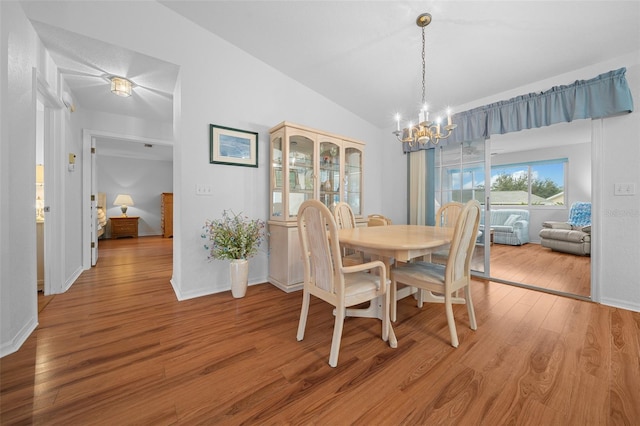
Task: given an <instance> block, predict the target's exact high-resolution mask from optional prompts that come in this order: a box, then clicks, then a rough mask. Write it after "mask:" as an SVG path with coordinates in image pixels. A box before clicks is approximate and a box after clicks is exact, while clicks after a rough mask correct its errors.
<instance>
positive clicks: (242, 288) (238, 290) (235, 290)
mask: <svg viewBox="0 0 640 426" xmlns="http://www.w3.org/2000/svg"><path fill="white" fill-rule="evenodd" d="M229 271H230V273H231V294H232V295H233V297H235V298H239V297H244V295H245V294H246V293H247V286H248V285H249V261H248V260H246V259H234V260H232V261H231V263H230V264H229Z"/></svg>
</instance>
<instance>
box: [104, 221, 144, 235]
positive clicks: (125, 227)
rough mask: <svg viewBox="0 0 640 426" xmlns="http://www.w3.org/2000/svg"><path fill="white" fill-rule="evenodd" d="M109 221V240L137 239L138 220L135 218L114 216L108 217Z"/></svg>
mask: <svg viewBox="0 0 640 426" xmlns="http://www.w3.org/2000/svg"><path fill="white" fill-rule="evenodd" d="M109 219H110V220H111V238H120V237H134V238H138V219H139V217H137V216H128V217H122V216H115V217H110V218H109Z"/></svg>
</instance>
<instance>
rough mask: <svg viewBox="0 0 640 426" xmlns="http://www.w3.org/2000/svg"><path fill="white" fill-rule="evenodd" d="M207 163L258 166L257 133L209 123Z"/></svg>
mask: <svg viewBox="0 0 640 426" xmlns="http://www.w3.org/2000/svg"><path fill="white" fill-rule="evenodd" d="M209 163H211V164H227V165H232V166H244V167H258V133H256V132H250V131H248V130H241V129H234V128H231V127H224V126H218V125H215V124H211V125H210V126H209Z"/></svg>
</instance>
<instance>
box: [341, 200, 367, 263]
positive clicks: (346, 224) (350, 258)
mask: <svg viewBox="0 0 640 426" xmlns="http://www.w3.org/2000/svg"><path fill="white" fill-rule="evenodd" d="M333 218H334V219H335V220H336V224H337V225H338V229H352V228H355V227H356V216H355V215H354V214H353V210H352V209H351V206H350V205H349V203H345V202H343V201H341V202H339V203H338V204H336V206H335V207H334V208H333ZM342 263H343V264H344V265H346V266H350V265H358V264H360V263H365V258H364V253H362V252H358V251H355V250H352V249H348V248H344V247H343V248H342Z"/></svg>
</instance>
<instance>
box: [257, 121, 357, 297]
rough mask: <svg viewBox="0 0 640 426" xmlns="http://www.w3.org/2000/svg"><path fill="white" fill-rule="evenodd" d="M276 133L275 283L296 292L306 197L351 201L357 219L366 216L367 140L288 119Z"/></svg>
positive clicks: (331, 201) (271, 227)
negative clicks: (301, 213) (300, 215)
mask: <svg viewBox="0 0 640 426" xmlns="http://www.w3.org/2000/svg"><path fill="white" fill-rule="evenodd" d="M269 134H270V151H271V162H270V164H271V166H270V172H271V173H270V200H269V212H270V217H269V281H270V282H271V283H272V284H274V285H275V286H277V287H278V288H280V289H282V290H284V291H286V292H290V291H294V290H298V289H300V288H302V281H303V278H304V277H303V270H302V262H301V259H300V245H299V242H298V229H297V214H298V208H299V207H300V204H302V202H304V201H305V200H309V199H315V200H320V201H321V202H322V203H324V204H325V205H326V206H327V207H329V209H333V207H334V206H335V205H336V204H337V203H339V202H341V201H344V202H347V203H349V205H350V206H351V209H352V210H353V213H354V214H355V216H356V221H357V222H361V223H365V221H366V219H364V218H363V214H362V211H363V210H362V204H363V203H362V180H363V164H364V163H363V154H364V143H363V142H361V141H358V140H355V139H351V138H346V137H344V136H339V135H335V134H332V133H328V132H324V131H321V130H316V129H311V128H309V127H305V126H300V125H297V124H293V123H289V122H282V123H280V124H278V125H277V126H275V127H273V128H272V129H270V131H269Z"/></svg>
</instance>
